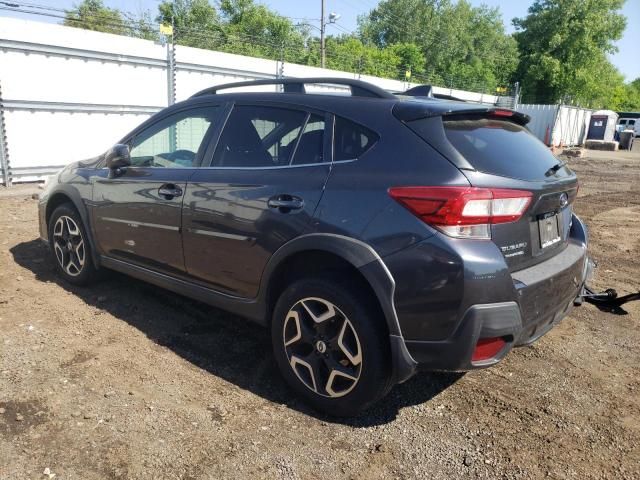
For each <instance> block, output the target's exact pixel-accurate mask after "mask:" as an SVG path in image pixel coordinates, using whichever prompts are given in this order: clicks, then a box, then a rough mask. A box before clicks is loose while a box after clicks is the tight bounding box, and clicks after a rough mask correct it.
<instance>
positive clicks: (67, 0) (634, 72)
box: [0, 0, 640, 81]
mask: <svg viewBox="0 0 640 480" xmlns="http://www.w3.org/2000/svg"><path fill="white" fill-rule="evenodd" d="M18 1H22V0H18ZM79 1H80V0H29V2H26V3H35V4H39V5H47V6H54V7H59V8H72V7H73V5H74V4H77V3H79ZM103 1H104V3H105V4H106V5H108V6H110V7H113V8H118V9H120V10H124V11H129V12H132V13H137V12H140V11H143V10H151V11H152V12H153V13H154V14H155V12H157V5H158V3H160V1H159V0H103ZM258 1H259V2H260V3H264V4H266V5H268V6H269V7H270V8H272V9H274V10H276V11H277V12H279V13H280V14H281V15H285V16H288V17H293V18H294V21H298V22H304V21H305V19H307V22H308V23H312V24H319V18H320V0H258ZM470 1H471V3H472V4H473V5H475V6H480V5H481V4H485V5H488V6H490V7H498V8H499V9H500V11H501V12H502V18H503V21H504V23H505V27H506V29H507V32H513V30H514V29H513V26H512V25H511V19H513V18H514V17H523V16H525V15H526V14H527V9H528V8H529V5H531V3H532V0H470ZM212 3H213V4H215V3H216V2H215V1H214V2H212ZM377 3H378V2H377V0H326V15H328V14H329V12H335V13H338V14H340V18H339V19H338V21H337V23H336V24H335V25H329V26H328V27H327V34H336V35H337V34H340V33H344V32H345V31H347V32H348V31H353V30H355V29H356V28H357V26H358V25H357V18H358V15H362V14H364V13H367V12H368V11H369V10H371V9H372V8H374V7H375V5H376V4H377ZM622 13H624V15H626V17H627V28H626V30H625V32H624V36H623V38H622V39H621V40H620V41H618V42H617V44H616V45H617V47H618V53H616V54H614V55H611V56H610V58H611V61H612V62H613V64H614V65H615V66H616V67H618V69H619V70H620V71H621V72H622V73H623V75H624V76H625V78H626V80H627V81H631V80H633V79H635V78H638V77H640V60H638V58H640V53H639V50H640V0H626V2H625V6H624V8H623V9H622ZM0 15H11V16H22V17H24V15H20V14H9V13H8V12H7V11H4V10H2V11H0ZM30 18H34V19H35V18H37V19H39V20H41V21H55V20H56V19H47V17H30Z"/></svg>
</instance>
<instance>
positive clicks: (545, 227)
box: [538, 213, 560, 248]
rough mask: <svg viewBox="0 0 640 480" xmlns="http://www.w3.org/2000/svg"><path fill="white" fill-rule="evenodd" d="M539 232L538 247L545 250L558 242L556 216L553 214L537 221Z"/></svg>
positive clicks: (558, 232)
mask: <svg viewBox="0 0 640 480" xmlns="http://www.w3.org/2000/svg"><path fill="white" fill-rule="evenodd" d="M538 230H539V231H540V247H541V248H547V247H550V246H551V245H554V244H556V243H558V242H559V241H560V229H559V228H558V215H556V214H555V213H553V214H550V215H547V216H545V217H544V218H541V219H539V220H538Z"/></svg>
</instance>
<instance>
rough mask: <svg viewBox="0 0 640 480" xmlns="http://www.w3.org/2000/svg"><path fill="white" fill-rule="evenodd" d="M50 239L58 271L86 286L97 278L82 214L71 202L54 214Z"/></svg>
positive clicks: (50, 224) (76, 282)
mask: <svg viewBox="0 0 640 480" xmlns="http://www.w3.org/2000/svg"><path fill="white" fill-rule="evenodd" d="M49 242H50V245H51V250H52V252H53V256H54V260H55V263H56V270H57V271H58V273H59V274H60V275H61V276H62V277H63V278H64V279H65V280H66V281H68V282H69V283H73V284H76V285H85V284H87V283H90V282H91V281H93V280H95V279H96V277H97V270H96V268H95V266H94V265H93V259H92V258H91V246H90V245H89V242H88V241H87V234H86V231H85V228H84V225H83V224H82V220H81V219H80V215H79V214H78V212H77V211H76V209H75V208H74V207H73V206H72V205H70V204H66V203H65V204H63V205H60V206H59V207H57V208H56V209H55V210H54V211H53V213H52V214H51V218H50V220H49Z"/></svg>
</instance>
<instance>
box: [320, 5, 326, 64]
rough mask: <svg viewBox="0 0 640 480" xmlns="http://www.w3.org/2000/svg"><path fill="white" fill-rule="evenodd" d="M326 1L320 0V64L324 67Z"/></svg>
mask: <svg viewBox="0 0 640 480" xmlns="http://www.w3.org/2000/svg"><path fill="white" fill-rule="evenodd" d="M324 2H325V0H320V66H321V67H322V68H324V64H325V57H326V54H325V46H324V27H325V23H324Z"/></svg>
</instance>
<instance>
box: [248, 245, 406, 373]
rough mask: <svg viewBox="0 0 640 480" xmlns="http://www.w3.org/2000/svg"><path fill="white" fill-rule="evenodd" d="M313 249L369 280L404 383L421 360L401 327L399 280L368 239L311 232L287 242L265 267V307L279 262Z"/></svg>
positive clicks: (262, 289) (261, 295)
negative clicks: (396, 296) (397, 302)
mask: <svg viewBox="0 0 640 480" xmlns="http://www.w3.org/2000/svg"><path fill="white" fill-rule="evenodd" d="M311 250H320V251H325V252H328V253H332V254H334V255H336V256H338V257H340V258H342V259H343V260H345V261H346V262H348V263H349V264H351V265H353V266H354V267H355V268H356V269H358V271H359V272H360V273H361V274H362V276H363V277H364V278H365V280H366V281H367V282H368V283H369V286H370V287H371V289H372V290H373V292H374V293H375V295H376V298H377V300H378V302H379V304H380V307H381V309H382V312H383V314H384V318H385V321H386V324H387V327H388V329H389V336H390V346H391V353H392V359H393V373H394V381H395V382H396V383H400V382H403V381H405V380H407V379H409V378H410V377H411V376H412V375H413V373H414V372H415V371H416V368H417V363H416V362H415V361H414V360H413V358H412V357H411V354H410V353H409V351H408V350H407V348H406V346H405V343H404V339H403V337H402V332H401V330H400V323H399V321H398V316H397V314H396V309H395V305H394V300H393V299H394V293H395V286H396V284H395V280H394V279H393V276H392V275H391V272H390V271H389V269H388V268H387V266H386V265H385V263H384V261H383V260H382V258H380V256H379V255H378V254H377V252H376V251H375V250H374V249H373V248H372V247H371V246H369V245H367V244H366V243H364V242H362V241H360V240H357V239H355V238H351V237H346V236H343V235H338V234H333V233H310V234H306V235H301V236H300V237H297V238H295V239H293V240H291V241H289V242H287V243H286V244H284V245H283V246H282V247H280V248H279V249H278V250H277V251H276V252H275V253H274V254H273V256H272V257H271V259H270V260H269V262H268V263H267V266H266V267H265V270H264V272H263V275H262V281H261V284H260V289H259V292H258V299H257V300H258V303H259V304H261V305H264V306H265V310H266V309H267V308H268V299H269V293H270V292H269V284H270V282H271V279H272V278H273V275H274V273H275V272H276V271H277V269H278V266H279V265H281V264H282V262H284V261H286V260H287V259H288V258H289V257H290V256H291V255H294V254H296V253H299V252H304V251H311ZM265 313H267V314H268V313H269V312H265Z"/></svg>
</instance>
